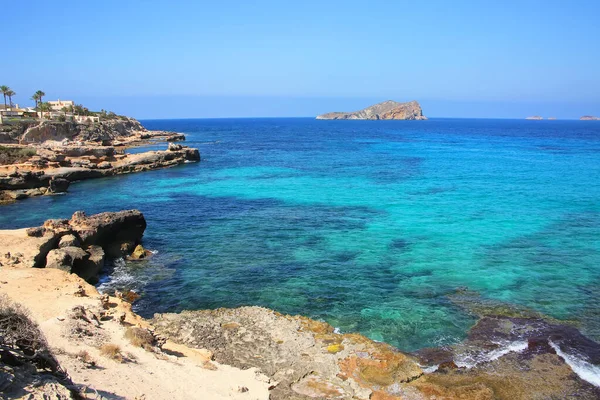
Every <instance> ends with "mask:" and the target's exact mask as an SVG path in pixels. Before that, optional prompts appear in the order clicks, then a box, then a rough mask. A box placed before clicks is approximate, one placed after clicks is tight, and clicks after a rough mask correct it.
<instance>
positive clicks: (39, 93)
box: [35, 90, 46, 103]
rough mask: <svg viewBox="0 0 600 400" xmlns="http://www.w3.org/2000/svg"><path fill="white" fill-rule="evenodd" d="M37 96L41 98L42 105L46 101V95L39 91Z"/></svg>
mask: <svg viewBox="0 0 600 400" xmlns="http://www.w3.org/2000/svg"><path fill="white" fill-rule="evenodd" d="M35 94H36V95H37V96H38V97H39V98H40V103H41V102H42V101H44V96H45V95H46V93H44V92H42V91H41V90H38V91H37V92H35Z"/></svg>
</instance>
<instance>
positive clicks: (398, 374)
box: [339, 351, 423, 389]
mask: <svg viewBox="0 0 600 400" xmlns="http://www.w3.org/2000/svg"><path fill="white" fill-rule="evenodd" d="M369 356H370V357H368V358H367V357H358V356H357V355H355V354H353V355H351V356H350V357H347V358H345V359H343V360H340V361H339V367H340V370H341V373H340V377H341V378H342V379H349V378H352V379H354V380H355V381H356V382H357V383H358V384H359V385H360V386H362V387H365V388H371V389H380V388H383V387H386V386H389V385H391V384H393V383H395V382H408V381H410V380H412V379H415V378H417V377H419V376H420V375H421V374H422V373H423V371H421V369H420V368H419V367H418V366H417V365H416V363H414V362H413V361H412V360H411V359H410V358H408V357H407V356H406V355H404V354H402V353H400V352H396V351H387V352H381V353H371V354H369Z"/></svg>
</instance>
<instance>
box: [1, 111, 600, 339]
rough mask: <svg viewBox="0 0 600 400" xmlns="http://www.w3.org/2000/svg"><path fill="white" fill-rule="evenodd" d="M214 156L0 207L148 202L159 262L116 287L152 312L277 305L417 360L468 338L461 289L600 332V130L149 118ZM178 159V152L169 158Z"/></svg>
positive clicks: (553, 125)
mask: <svg viewBox="0 0 600 400" xmlns="http://www.w3.org/2000/svg"><path fill="white" fill-rule="evenodd" d="M144 125H145V126H146V127H148V128H149V129H161V130H174V131H179V132H184V133H186V134H187V135H188V144H189V145H192V146H197V147H199V148H200V151H201V153H202V157H203V160H202V162H201V163H199V164H187V165H184V166H180V167H177V168H172V169H167V170H161V171H153V172H147V173H140V174H134V175H128V176H122V177H116V178H107V179H102V180H94V181H87V182H81V183H76V184H73V185H72V186H71V188H70V190H69V191H70V193H69V194H68V195H64V196H54V197H40V198H34V199H30V200H26V201H23V202H19V203H16V204H13V205H9V206H6V207H2V208H0V227H1V228H7V227H23V226H31V225H35V224H39V223H41V222H42V221H43V220H45V219H46V218H50V217H67V216H69V215H70V214H71V213H72V212H74V211H75V210H79V209H83V210H85V211H86V212H88V213H94V212H100V211H107V210H119V209H127V208H138V209H140V210H141V211H142V212H143V213H144V214H145V215H146V218H147V220H148V229H147V232H146V236H145V239H144V240H145V245H146V247H148V248H150V249H153V250H157V251H158V254H157V255H156V256H155V257H154V258H152V259H151V260H150V261H149V262H145V263H137V264H129V265H125V266H123V265H121V266H117V267H116V268H115V270H114V271H112V272H111V274H109V275H108V276H107V277H105V279H104V280H103V284H102V285H103V288H105V289H109V288H113V287H133V288H136V289H137V290H140V291H141V292H142V293H143V297H142V299H141V300H140V301H139V302H138V303H137V304H136V308H137V310H138V311H139V312H141V313H142V314H143V315H147V316H150V315H152V314H153V313H154V312H164V311H179V310H182V309H198V308H216V307H235V306H240V305H263V306H267V307H270V308H273V309H276V310H278V311H281V312H285V313H299V314H304V315H307V316H310V317H313V318H320V319H323V320H326V321H327V322H329V323H331V324H332V325H334V326H336V327H338V328H340V329H341V330H342V331H358V332H361V333H363V334H366V335H367V336H369V337H371V338H373V339H376V340H383V341H386V342H389V343H391V344H394V345H396V346H399V347H400V348H402V349H406V350H412V349H417V348H420V347H424V346H434V345H443V344H448V343H453V342H456V341H458V340H461V339H462V338H463V337H464V335H465V332H466V331H467V330H468V329H469V327H470V326H471V325H472V324H473V322H474V317H473V316H471V315H468V314H467V313H466V312H465V311H464V310H462V309H460V308H459V307H457V306H455V305H454V304H453V303H452V302H451V301H450V300H449V299H448V297H447V296H448V295H449V294H451V293H452V292H454V291H455V290H456V288H458V287H468V288H469V289H472V290H475V291H478V292H479V293H481V295H482V296H483V297H484V298H489V299H495V300H500V301H505V302H509V303H514V304H518V305H523V306H527V307H531V308H533V309H535V310H538V311H540V312H542V313H545V314H548V315H551V316H553V317H556V318H559V319H568V320H575V321H576V322H577V323H579V324H580V327H581V329H582V331H583V332H584V333H585V334H586V335H588V336H590V337H592V338H594V339H596V340H598V339H600V318H599V317H600V307H599V306H598V304H599V300H600V123H598V122H594V121H590V122H586V121H516V120H460V119H448V120H444V119H437V120H435V119H434V120H429V121H423V122H414V121H316V120H312V119H228V120H226V119H223V120H165V121H144ZM161 146H162V148H164V147H165V146H164V145H159V146H158V147H161Z"/></svg>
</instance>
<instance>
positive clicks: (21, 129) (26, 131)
mask: <svg viewBox="0 0 600 400" xmlns="http://www.w3.org/2000/svg"><path fill="white" fill-rule="evenodd" d="M152 139H163V140H166V141H177V140H185V136H184V135H182V134H180V133H176V132H166V131H149V130H147V129H146V128H144V127H143V126H142V124H141V123H140V122H139V121H138V120H136V119H134V118H128V117H120V118H115V119H107V120H102V121H99V122H97V123H77V122H71V121H62V122H61V121H54V120H42V121H39V120H38V121H33V122H31V121H23V122H16V123H14V124H7V125H0V144H36V143H44V142H46V141H58V142H62V141H65V140H66V141H69V142H81V143H86V142H87V143H91V144H93V145H104V146H109V145H114V146H119V145H125V144H129V145H131V144H135V143H142V142H143V141H144V140H152Z"/></svg>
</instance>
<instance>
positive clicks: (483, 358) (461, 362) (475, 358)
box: [454, 341, 528, 368]
mask: <svg viewBox="0 0 600 400" xmlns="http://www.w3.org/2000/svg"><path fill="white" fill-rule="evenodd" d="M496 344H498V345H500V347H498V348H497V349H494V350H492V351H488V352H485V351H481V352H477V353H467V352H466V353H463V354H459V355H458V356H457V357H455V359H454V363H455V364H456V366H458V367H460V368H473V367H475V366H476V365H477V364H481V363H484V362H490V361H494V360H497V359H499V358H500V357H502V356H504V355H506V354H508V353H521V352H522V351H524V350H526V349H527V346H528V343H527V341H516V342H508V343H496Z"/></svg>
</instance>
